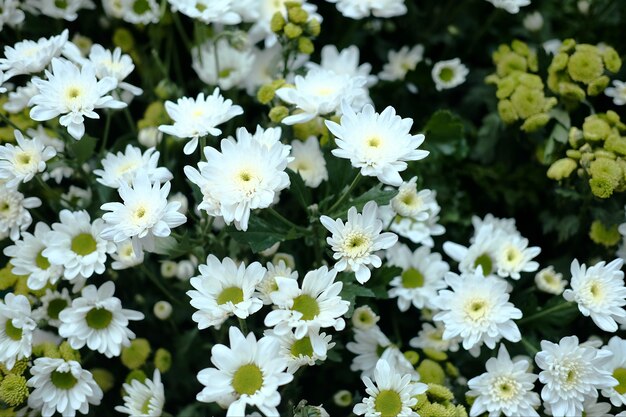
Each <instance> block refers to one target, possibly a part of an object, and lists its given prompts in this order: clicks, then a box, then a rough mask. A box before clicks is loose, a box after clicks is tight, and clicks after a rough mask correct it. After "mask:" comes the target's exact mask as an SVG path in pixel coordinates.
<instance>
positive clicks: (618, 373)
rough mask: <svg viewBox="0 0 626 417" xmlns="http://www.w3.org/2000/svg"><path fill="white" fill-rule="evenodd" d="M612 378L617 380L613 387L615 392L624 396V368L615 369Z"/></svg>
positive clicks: (625, 372) (625, 373)
mask: <svg viewBox="0 0 626 417" xmlns="http://www.w3.org/2000/svg"><path fill="white" fill-rule="evenodd" d="M613 378H615V379H617V385H616V386H614V387H613V388H615V391H617V392H618V393H620V394H626V368H617V369H616V370H615V371H613Z"/></svg>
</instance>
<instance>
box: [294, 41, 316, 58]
mask: <svg viewBox="0 0 626 417" xmlns="http://www.w3.org/2000/svg"><path fill="white" fill-rule="evenodd" d="M298 51H300V52H301V53H303V54H305V55H311V54H312V53H313V51H315V46H313V42H311V39H309V38H304V37H302V38H298Z"/></svg>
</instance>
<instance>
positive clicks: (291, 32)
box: [283, 22, 302, 39]
mask: <svg viewBox="0 0 626 417" xmlns="http://www.w3.org/2000/svg"><path fill="white" fill-rule="evenodd" d="M283 30H284V32H285V36H287V38H289V39H295V38H297V37H299V36H300V35H302V28H301V27H300V26H298V25H294V24H293V23H291V22H289V23H287V24H286V25H285V27H284V29H283Z"/></svg>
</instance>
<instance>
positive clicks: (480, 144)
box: [472, 113, 503, 163]
mask: <svg viewBox="0 0 626 417" xmlns="http://www.w3.org/2000/svg"><path fill="white" fill-rule="evenodd" d="M502 127H503V125H502V121H501V120H500V116H498V114H497V113H490V114H488V115H487V116H485V117H484V118H483V120H482V125H481V126H480V129H478V132H477V138H476V145H474V147H473V149H472V155H473V157H474V158H476V159H478V160H479V161H481V162H483V163H488V162H491V161H493V159H494V156H495V150H496V145H497V144H498V140H499V138H500V131H502Z"/></svg>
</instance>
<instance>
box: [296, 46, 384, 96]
mask: <svg viewBox="0 0 626 417" xmlns="http://www.w3.org/2000/svg"><path fill="white" fill-rule="evenodd" d="M360 54H361V52H360V51H359V48H358V47H357V46H356V45H351V46H348V47H347V48H344V49H342V50H341V52H339V50H338V49H337V47H336V46H335V45H324V47H323V48H322V51H321V60H320V63H319V64H317V63H314V62H308V63H307V64H306V65H307V67H309V68H322V69H325V70H328V71H332V72H334V73H335V74H339V75H343V74H345V75H349V76H350V77H356V76H361V77H365V78H366V79H367V83H366V86H367V87H371V86H372V85H374V84H376V82H377V81H378V80H377V77H376V76H375V75H371V74H370V72H371V71H372V66H371V65H370V64H368V63H364V64H361V65H359V55H360Z"/></svg>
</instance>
